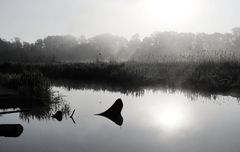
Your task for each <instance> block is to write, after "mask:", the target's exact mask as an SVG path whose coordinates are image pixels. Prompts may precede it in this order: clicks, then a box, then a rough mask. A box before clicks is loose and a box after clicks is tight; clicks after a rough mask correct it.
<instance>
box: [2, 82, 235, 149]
mask: <svg viewBox="0 0 240 152" xmlns="http://www.w3.org/2000/svg"><path fill="white" fill-rule="evenodd" d="M53 90H54V91H55V92H58V93H59V94H60V95H62V98H63V101H64V103H65V104H66V105H67V106H66V105H65V106H63V105H57V106H55V109H52V110H51V112H50V114H46V115H44V117H36V116H33V115H23V114H21V113H20V114H19V113H13V114H3V115H0V124H21V126H22V127H23V130H21V131H20V133H19V135H17V137H4V136H1V137H0V147H1V150H3V151H4V152H8V151H35V152H43V151H51V152H53V151H58V152H66V151H69V152H95V151H98V152H147V151H149V152H236V151H239V150H240V131H239V130H240V104H239V100H238V99H237V98H235V97H231V96H222V95H216V96H208V97H203V96H200V95H194V94H191V93H186V92H181V91H168V90H163V89H159V90H158V89H143V90H141V91H140V92H135V93H134V92H132V93H122V92H118V91H114V92H113V91H108V90H101V89H98V90H96V89H91V88H87V89H67V88H64V87H53ZM118 98H121V99H122V102H123V109H122V111H121V115H122V122H114V121H112V120H110V119H108V118H107V117H103V116H100V115H95V114H99V113H101V112H103V111H105V110H107V109H108V108H109V107H111V105H113V104H114V102H115V101H116V100H117V99H118ZM56 107H57V108H56ZM59 107H60V109H61V108H63V107H65V111H66V113H64V115H63V118H62V120H57V119H55V118H53V117H51V115H52V114H54V113H55V112H56V111H57V110H56V109H59ZM74 109H75V113H74V115H73V119H71V118H70V115H71V113H72V111H73V110H74ZM7 110H12V109H7ZM1 111H3V110H1ZM0 134H1V133H0Z"/></svg>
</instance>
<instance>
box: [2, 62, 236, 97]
mask: <svg viewBox="0 0 240 152" xmlns="http://www.w3.org/2000/svg"><path fill="white" fill-rule="evenodd" d="M0 69H1V73H2V74H9V75H19V74H21V73H23V72H24V71H26V70H28V71H38V73H42V74H43V75H44V76H45V77H48V78H50V79H65V80H74V81H76V80H77V81H78V80H81V81H92V82H101V83H111V84H117V85H124V86H127V85H129V86H156V85H160V86H163V87H169V88H181V89H193V90H196V91H207V92H210V93H219V92H232V91H234V92H238V90H240V63H238V62H198V63H196V62H175V63H114V64H110V63H55V64H16V63H2V64H0ZM34 81H35V80H34Z"/></svg>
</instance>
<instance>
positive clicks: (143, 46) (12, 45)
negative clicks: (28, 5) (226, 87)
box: [0, 28, 240, 63]
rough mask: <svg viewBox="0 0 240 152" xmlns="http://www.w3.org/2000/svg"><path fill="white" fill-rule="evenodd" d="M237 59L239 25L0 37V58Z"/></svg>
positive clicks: (85, 60) (45, 59)
mask: <svg viewBox="0 0 240 152" xmlns="http://www.w3.org/2000/svg"><path fill="white" fill-rule="evenodd" d="M239 59H240V28H233V29H232V32H231V33H212V34H206V33H197V34H193V33H177V32H155V33H153V34H151V35H150V36H147V37H144V38H143V39H140V36H139V35H138V34H135V35H133V36H132V37H131V39H130V40H127V39H126V38H124V37H121V36H116V35H112V34H101V35H97V36H94V37H91V38H86V37H84V36H80V37H79V38H76V37H74V36H71V35H63V36H47V37H45V38H43V39H38V40H36V41H35V42H34V43H28V42H25V41H21V39H20V38H14V39H13V40H11V41H7V40H4V39H0V61H1V62H6V61H13V62H35V63H39V62H96V61H97V62H98V61H100V62H125V61H133V62H172V61H206V60H209V61H222V60H236V61H238V60H239Z"/></svg>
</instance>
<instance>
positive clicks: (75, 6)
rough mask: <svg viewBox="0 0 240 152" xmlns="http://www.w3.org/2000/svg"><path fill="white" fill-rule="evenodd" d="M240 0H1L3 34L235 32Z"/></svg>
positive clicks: (239, 21) (34, 36)
mask: <svg viewBox="0 0 240 152" xmlns="http://www.w3.org/2000/svg"><path fill="white" fill-rule="evenodd" d="M239 6H240V0H0V37H1V38H5V39H7V40H9V39H11V38H13V37H16V36H17V37H20V38H21V39H23V40H25V41H31V42H33V41H35V40H36V39H37V38H43V37H45V36H47V35H63V34H71V35H74V36H77V37H78V36H80V35H86V36H87V37H91V36H94V35H97V34H101V33H112V34H116V35H120V36H125V37H127V38H130V37H131V35H133V34H135V33H139V34H140V36H141V37H144V36H146V35H150V34H151V33H153V32H155V31H177V32H194V33H196V32H206V33H212V32H230V31H231V29H232V28H233V27H238V26H240V9H239Z"/></svg>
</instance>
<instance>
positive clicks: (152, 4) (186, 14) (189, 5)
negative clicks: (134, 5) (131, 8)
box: [142, 0, 201, 26]
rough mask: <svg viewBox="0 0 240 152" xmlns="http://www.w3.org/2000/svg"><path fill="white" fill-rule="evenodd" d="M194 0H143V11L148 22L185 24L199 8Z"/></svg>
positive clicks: (198, 4)
mask: <svg viewBox="0 0 240 152" xmlns="http://www.w3.org/2000/svg"><path fill="white" fill-rule="evenodd" d="M200 6H201V5H200V3H199V1H196V0H145V1H144V3H142V8H143V12H144V15H145V17H146V18H148V20H149V21H150V22H154V23H155V24H158V25H159V23H162V25H168V26H169V25H172V24H178V25H182V24H186V23H187V22H188V21H190V20H192V19H193V17H194V16H196V14H197V12H198V10H199V8H200Z"/></svg>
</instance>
